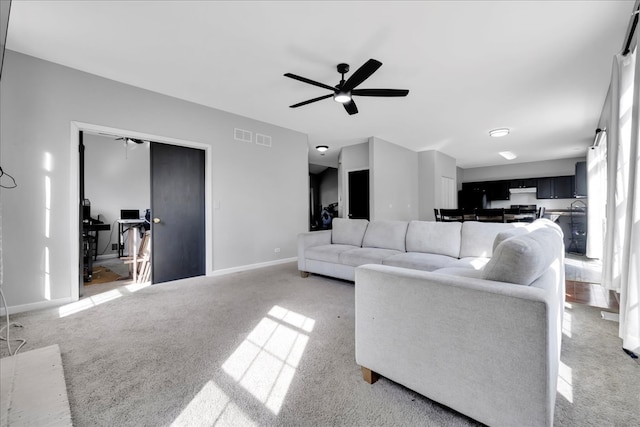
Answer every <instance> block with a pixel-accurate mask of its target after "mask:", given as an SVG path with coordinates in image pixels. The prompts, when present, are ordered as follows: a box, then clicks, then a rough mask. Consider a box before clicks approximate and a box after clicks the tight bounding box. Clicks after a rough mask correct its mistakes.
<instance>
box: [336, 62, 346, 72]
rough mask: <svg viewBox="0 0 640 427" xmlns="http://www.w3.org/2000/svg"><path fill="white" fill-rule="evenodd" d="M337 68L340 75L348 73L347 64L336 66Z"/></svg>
mask: <svg viewBox="0 0 640 427" xmlns="http://www.w3.org/2000/svg"><path fill="white" fill-rule="evenodd" d="M337 68H338V72H339V73H340V74H346V73H348V72H349V64H345V63H342V64H338V67H337Z"/></svg>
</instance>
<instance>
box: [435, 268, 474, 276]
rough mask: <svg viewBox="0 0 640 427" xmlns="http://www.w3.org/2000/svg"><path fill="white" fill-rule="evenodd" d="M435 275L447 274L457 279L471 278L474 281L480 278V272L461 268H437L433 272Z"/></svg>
mask: <svg viewBox="0 0 640 427" xmlns="http://www.w3.org/2000/svg"><path fill="white" fill-rule="evenodd" d="M434 273H436V274H448V275H449V276H458V277H471V278H474V279H481V278H482V271H480V270H474V269H472V268H463V267H445V268H439V269H438V270H435V271H434Z"/></svg>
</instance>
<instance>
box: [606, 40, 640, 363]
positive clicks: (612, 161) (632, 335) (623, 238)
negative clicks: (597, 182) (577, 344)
mask: <svg viewBox="0 0 640 427" xmlns="http://www.w3.org/2000/svg"><path fill="white" fill-rule="evenodd" d="M637 60H638V55H636V52H635V51H634V52H633V53H630V54H628V55H626V56H623V55H621V54H619V55H616V57H615V58H614V61H613V73H612V81H611V91H612V93H611V94H612V97H611V100H612V102H611V117H610V123H609V129H608V131H609V133H608V135H607V136H608V138H607V206H606V234H605V245H604V254H603V272H602V284H603V286H605V287H606V288H609V289H614V290H616V291H618V292H620V337H621V338H622V341H623V347H624V348H626V349H628V350H631V351H634V352H640V177H639V176H638V173H639V167H638V160H639V159H638V145H639V143H640V139H639V129H638V126H639V123H640V97H639V95H638V92H639V90H638V89H639V88H640V64H636V62H637ZM636 70H637V71H638V73H636V72H635V71H636Z"/></svg>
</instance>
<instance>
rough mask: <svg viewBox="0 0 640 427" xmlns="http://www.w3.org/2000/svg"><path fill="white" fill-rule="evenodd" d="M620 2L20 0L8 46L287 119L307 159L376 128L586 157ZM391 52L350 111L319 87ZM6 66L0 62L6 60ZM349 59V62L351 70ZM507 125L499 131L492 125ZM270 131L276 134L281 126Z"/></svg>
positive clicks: (404, 140) (488, 153) (466, 157)
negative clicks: (342, 67)
mask: <svg viewBox="0 0 640 427" xmlns="http://www.w3.org/2000/svg"><path fill="white" fill-rule="evenodd" d="M633 5H634V1H633V0H628V1H613V0H605V1H393V2H387V1H374V2H365V1H353V2H337V1H336V2H328V1H324V2H323V1H277V2H276V1H256V2H242V1H233V2H232V1H228V2H226V1H225V2H222V1H215V2H214V1H198V2H190V1H168V0H164V1H127V2H124V1H65V2H63V1H42V2H40V1H16V0H14V1H13V3H12V8H11V15H10V21H9V31H8V36H7V48H8V49H11V50H14V51H18V52H22V53H25V54H28V55H32V56H36V57H39V58H42V59H45V60H49V61H52V62H56V63H59V64H63V65H66V66H69V67H73V68H77V69H79V70H83V71H86V72H89V73H93V74H97V75H100V76H103V77H106V78H109V79H113V80H117V81H121V82H124V83H128V84H131V85H135V86H139V87H142V88H145V89H149V90H152V91H155V92H160V93H163V94H167V95H171V96H174V97H178V98H182V99H185V100H189V101H193V102H196V103H199V104H203V105H207V106H211V107H214V108H218V109H222V110H225V111H229V112H232V113H237V114H240V115H243V116H247V117H251V118H254V119H257V120H261V121H265V122H268V123H272V124H275V125H279V126H283V127H286V128H290V129H295V130H298V131H301V132H304V133H307V134H308V135H309V147H310V148H312V147H315V146H316V145H319V144H326V145H329V147H330V150H329V152H327V154H326V155H325V156H323V157H320V156H319V155H318V154H317V153H316V152H315V150H310V162H312V163H316V164H321V165H330V166H336V165H337V153H338V151H339V149H340V148H341V147H343V146H345V145H350V144H354V143H359V142H364V141H366V140H367V138H368V137H370V136H377V137H379V138H382V139H384V140H387V141H389V142H393V143H395V144H398V145H401V146H404V147H407V148H410V149H412V150H415V151H421V150H431V149H435V150H440V151H442V152H444V153H446V154H448V155H450V156H452V157H454V158H455V159H456V160H457V164H458V166H460V167H463V168H470V167H478V166H491V165H500V164H506V163H508V161H507V160H505V159H503V158H502V157H500V156H499V155H498V152H499V151H505V150H509V151H512V152H514V153H515V154H516V155H517V156H518V157H517V159H516V160H513V161H512V163H513V162H529V161H541V160H548V159H555V158H571V157H580V156H584V154H585V148H586V147H587V146H588V145H590V144H591V142H592V141H593V135H594V131H595V128H596V126H597V122H598V118H599V116H600V112H601V110H602V106H603V103H604V100H605V96H606V93H607V89H608V82H609V78H610V74H611V63H612V58H613V55H614V54H616V53H617V52H619V51H620V50H621V48H622V45H623V42H624V37H625V32H626V29H627V26H628V22H629V17H630V14H631V12H632V9H633ZM369 58H375V59H377V60H379V61H381V62H382V63H383V64H384V65H383V66H382V67H381V68H380V69H379V70H378V71H377V72H376V73H375V74H374V75H372V76H371V77H370V78H369V79H368V80H367V81H366V82H365V83H363V84H362V85H361V86H359V87H360V88H399V89H409V90H410V93H409V95H408V96H407V97H406V98H370V97H366V98H365V97H360V98H354V100H355V101H356V102H357V105H358V109H359V110H360V112H359V114H357V115H354V116H349V115H348V114H347V113H346V112H345V111H344V109H343V108H342V106H341V105H339V104H337V103H335V102H334V101H333V100H331V99H327V100H323V101H320V102H317V103H313V104H310V105H307V106H303V107H300V108H297V109H290V108H289V107H288V106H289V105H291V104H295V103H297V102H300V101H304V100H306V99H310V98H315V97H318V96H321V95H325V94H327V93H328V92H327V91H326V90H325V89H322V88H318V87H315V86H311V85H307V84H304V83H301V82H298V81H296V80H292V79H288V78H286V77H283V74H284V73H286V72H290V73H293V74H298V75H301V76H304V77H307V78H310V79H312V80H316V81H320V82H323V83H326V84H329V85H331V86H333V85H335V84H337V83H338V82H339V80H340V75H339V74H338V73H337V71H336V65H337V64H338V63H340V62H346V63H349V64H350V65H351V71H352V72H353V71H355V70H356V69H357V68H358V67H359V66H360V65H361V64H363V63H364V62H365V61H366V60H367V59H369ZM5 65H6V64H5ZM348 76H349V74H348V75H347V77H348ZM497 127H508V128H510V129H511V134H510V135H509V136H507V137H504V138H500V139H495V138H490V137H489V136H488V131H489V130H490V129H493V128H497ZM274 142H275V141H274Z"/></svg>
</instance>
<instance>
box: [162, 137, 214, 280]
mask: <svg viewBox="0 0 640 427" xmlns="http://www.w3.org/2000/svg"><path fill="white" fill-rule="evenodd" d="M204 168H205V155H204V151H203V150H198V149H195V148H188V147H179V146H175V145H168V144H160V143H156V142H152V143H151V219H152V221H151V223H152V224H151V227H152V228H151V260H152V261H151V266H152V270H151V271H152V273H151V275H152V276H151V277H152V281H153V283H161V282H167V281H170V280H177V279H184V278H186V277H194V276H202V275H204V274H205V204H204V203H205V202H204V200H205V197H204V195H205V182H204V179H205V169H204Z"/></svg>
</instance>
